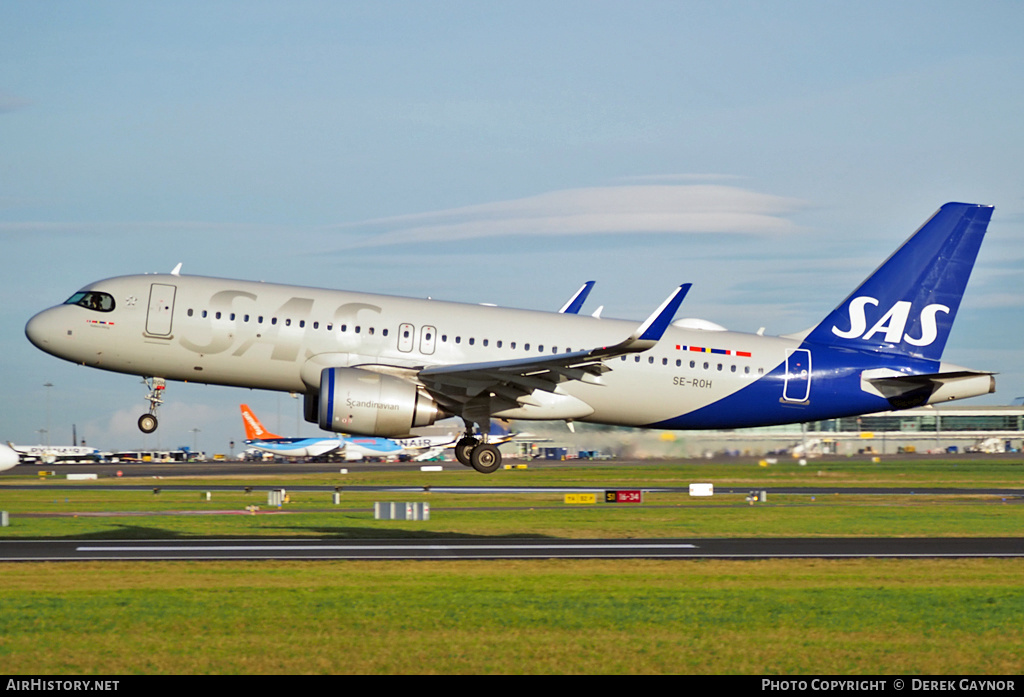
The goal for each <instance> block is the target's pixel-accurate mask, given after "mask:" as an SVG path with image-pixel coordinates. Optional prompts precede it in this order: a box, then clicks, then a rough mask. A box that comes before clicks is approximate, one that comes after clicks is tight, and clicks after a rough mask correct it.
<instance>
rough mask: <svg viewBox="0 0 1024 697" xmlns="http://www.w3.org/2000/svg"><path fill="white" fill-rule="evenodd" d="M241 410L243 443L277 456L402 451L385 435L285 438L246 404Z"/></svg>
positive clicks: (353, 455)
mask: <svg viewBox="0 0 1024 697" xmlns="http://www.w3.org/2000/svg"><path fill="white" fill-rule="evenodd" d="M241 409H242V423H243V425H244V426H245V437H246V441H245V444H246V445H248V446H250V447H253V448H256V449H257V450H262V451H263V452H267V453H272V454H274V455H279V456H281V457H321V456H323V455H328V454H330V453H333V452H335V451H338V450H341V451H342V453H343V454H344V456H345V458H346V459H349V458H351V459H363V458H368V457H373V458H378V457H380V458H396V457H398V456H399V455H400V454H402V453H403V452H404V450H403V448H402V446H401V445H399V444H398V443H396V442H395V441H393V440H390V439H388V438H362V437H356V438H351V437H341V438H285V437H284V436H279V435H277V434H276V433H271V432H270V431H268V430H267V429H266V428H264V427H263V424H262V423H261V422H260V420H259V419H258V418H256V415H255V414H254V413H253V412H252V409H250V408H249V406H248V405H247V404H242V405H241Z"/></svg>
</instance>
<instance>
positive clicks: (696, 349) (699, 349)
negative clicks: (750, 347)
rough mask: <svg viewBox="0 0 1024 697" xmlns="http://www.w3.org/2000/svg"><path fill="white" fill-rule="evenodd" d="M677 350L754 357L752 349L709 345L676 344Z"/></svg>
mask: <svg viewBox="0 0 1024 697" xmlns="http://www.w3.org/2000/svg"><path fill="white" fill-rule="evenodd" d="M676 351H693V352H695V353H717V354H719V355H720V356H739V357H740V358H752V356H751V353H750V351H734V350H733V349H719V348H708V347H707V346H683V345H682V344H676Z"/></svg>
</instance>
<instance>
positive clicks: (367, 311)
mask: <svg viewBox="0 0 1024 697" xmlns="http://www.w3.org/2000/svg"><path fill="white" fill-rule="evenodd" d="M82 290H83V291H95V292H102V293H106V294H109V295H110V296H111V297H112V298H113V305H114V307H113V309H111V310H108V311H97V310H95V309H90V308H88V307H83V306H80V305H73V304H65V305H60V306H57V307H54V308H51V309H49V310H46V311H44V312H42V313H40V314H39V315H37V316H36V317H34V318H33V319H32V320H31V321H30V322H29V324H28V326H27V327H26V333H27V334H28V336H29V338H30V339H31V340H32V341H33V343H35V344H36V345H37V346H39V347H40V348H42V349H43V350H45V351H47V352H49V353H52V354H54V355H57V356H59V357H61V358H64V359H66V360H69V361H73V362H75V363H80V364H83V365H88V366H92V367H96V368H101V369H105V370H111V371H116V372H122V373H130V374H135V375H143V376H157V377H162V378H165V379H169V380H181V381H191V382H202V383H210V384H219V385H233V386H239V387H249V388H258V389H267V390H279V391H288V392H302V393H308V392H311V391H315V390H316V389H318V387H319V385H320V372H321V370H322V369H324V368H327V367H372V369H374V370H377V371H380V372H388V371H397V372H402V371H403V370H405V371H415V370H417V369H419V368H422V367H424V366H433V365H453V364H465V363H482V362H491V361H503V360H513V359H520V358H530V357H536V356H541V355H550V354H557V353H563V352H571V351H579V350H586V349H591V348H593V347H599V346H606V345H612V344H615V343H616V342H619V341H621V340H622V338H623V337H625V336H627V335H629V334H630V332H631V331H633V330H634V329H635V327H636V323H635V322H630V321H621V320H611V319H597V318H594V317H590V316H580V315H567V314H559V313H553V312H537V311H528V310H515V309H507V308H498V307H491V306H482V305H471V304H461V303H451V302H443V301H437V300H419V299H409V298H400V297H392V296H384V295H373V294H367V293H353V292H345V291H337V290H326V289H316V288H305V287H299V286H288V285H277V284H270V283H258V282H250V281H236V280H226V279H219V278H207V277H196V276H178V275H141V276H123V277H118V278H112V279H107V280H104V281H99V282H96V283H93V284H90V285H89V286H86V288H83V289H82ZM799 345H800V343H799V342H798V341H794V340H790V339H785V338H779V337H763V336H757V335H752V334H740V333H734V332H727V331H699V330H686V329H681V328H678V327H669V329H668V330H667V331H666V333H665V335H664V337H663V338H662V340H661V341H660V342H659V343H658V345H657V346H655V347H654V348H652V349H650V350H648V351H646V352H644V353H641V354H634V355H628V356H624V357H618V358H614V359H612V360H610V361H609V362H608V367H610V368H611V370H610V371H609V372H607V373H606V374H604V375H602V376H601V377H600V378H598V379H596V380H593V381H589V382H585V381H570V382H566V383H563V384H562V385H560V386H559V388H558V390H559V392H560V393H563V394H566V395H571V396H572V397H575V398H577V399H578V400H580V401H581V402H582V403H583V404H585V405H586V406H587V409H584V411H586V412H588V413H580V410H579V409H578V408H577V409H575V410H573V411H572V413H571V414H565V413H563V412H562V411H560V410H561V409H563V407H562V406H561V405H558V404H555V405H550V404H547V403H546V402H544V400H543V398H542V399H540V400H539V401H540V402H542V403H540V404H535V405H529V406H525V407H523V408H520V409H516V410H513V411H512V412H507V413H504V414H495V415H494V416H508V417H512V418H520V419H530V418H535V419H560V418H574V419H579V420H582V421H592V422H599V423H608V424H620V425H626V426H642V425H649V424H652V423H656V422H659V421H662V420H664V419H668V418H672V417H674V416H677V415H679V414H684V413H687V412H689V411H692V410H694V409H697V408H700V407H701V406H703V405H707V404H711V403H713V402H715V401H717V400H719V399H721V398H723V397H725V396H728V395H730V394H733V393H735V392H737V391H738V390H740V389H743V388H744V387H745V386H748V385H750V384H752V383H753V382H755V381H756V380H758V379H759V378H761V377H763V376H764V375H766V374H767V373H770V372H771V371H772V370H773V369H775V368H777V367H778V366H779V365H780V364H783V363H785V361H786V358H787V354H788V353H791V352H792V351H793V350H795V349H796V348H797V347H798V346H799ZM410 374H411V373H410ZM780 396H781V394H780ZM800 401H806V400H793V402H794V405H796V404H798V402H800Z"/></svg>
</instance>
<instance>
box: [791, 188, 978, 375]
mask: <svg viewBox="0 0 1024 697" xmlns="http://www.w3.org/2000/svg"><path fill="white" fill-rule="evenodd" d="M991 217H992V207H991V206H979V205H974V204H968V203H947V204H946V205H944V206H943V207H942V208H940V209H939V210H938V211H937V212H936V213H935V215H933V216H932V217H931V218H930V219H929V220H928V222H926V223H925V224H924V225H922V226H921V228H920V229H919V230H918V231H917V232H915V233H914V234H913V235H912V236H911V237H910V239H908V240H907V241H906V242H904V243H903V246H902V247H900V248H899V249H898V250H896V252H895V253H894V254H893V255H892V256H891V257H889V258H888V259H887V260H886V261H885V262H884V263H883V264H882V265H881V266H879V267H878V269H876V270H875V272H874V273H873V274H871V276H869V277H868V278H867V280H866V281H864V282H863V283H862V284H861V285H860V287H859V288H857V290H855V291H854V292H853V293H851V294H850V296H849V297H848V298H846V300H844V301H843V302H842V303H840V304H839V306H838V307H837V308H836V309H835V310H833V311H832V313H831V314H829V315H828V316H827V317H826V318H825V319H824V321H823V322H821V324H819V325H818V326H816V327H815V328H814V329H812V330H811V332H810V334H808V335H807V337H806V339H805V340H806V341H807V342H809V343H815V344H824V345H830V346H836V347H840V348H851V349H858V350H862V351H864V350H866V351H876V352H882V353H895V354H904V355H908V356H915V357H920V358H926V359H931V360H939V359H940V358H941V357H942V351H943V349H944V348H945V346H946V340H947V339H948V337H949V331H950V329H951V328H952V326H953V320H954V319H955V318H956V312H957V309H958V308H959V307H960V299H961V298H962V297H963V293H964V289H965V288H966V287H967V280H968V279H969V278H970V275H971V269H972V268H973V267H974V261H975V259H976V258H977V256H978V248H979V247H980V246H981V240H982V238H983V237H984V236H985V231H986V229H987V228H988V223H989V220H990V219H991Z"/></svg>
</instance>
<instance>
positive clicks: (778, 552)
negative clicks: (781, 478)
mask: <svg viewBox="0 0 1024 697" xmlns="http://www.w3.org/2000/svg"><path fill="white" fill-rule="evenodd" d="M857 557H886V558H970V557H1024V538H942V539H936V538H831V539H828V538H815V539H802V538H801V539H649V540H576V539H574V540H568V539H554V538H552V539H521V540H509V539H505V538H500V539H493V540H488V539H471V540H465V539H460V540H443V541H441V540H351V541H348V540H336V539H332V540H324V539H319V540H306V539H302V540H280V539H266V538H252V539H232V540H187V541H183V540H170V541H169V540H97V541H84V540H39V541H37V540H3V541H0V560H2V561H95V560H107V561H110V560H148V561H157V560H240V559H278V560H282V559H302V560H309V559H321V560H329V559H349V560H358V559H361V560H374V559H377V560H379V559H390V560H398V559H432V560H441V559H466V560H468V559H609V558H611V559H615V558H621V559H626V558H629V559H637V558H641V559H780V558H820V559H849V558H857Z"/></svg>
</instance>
